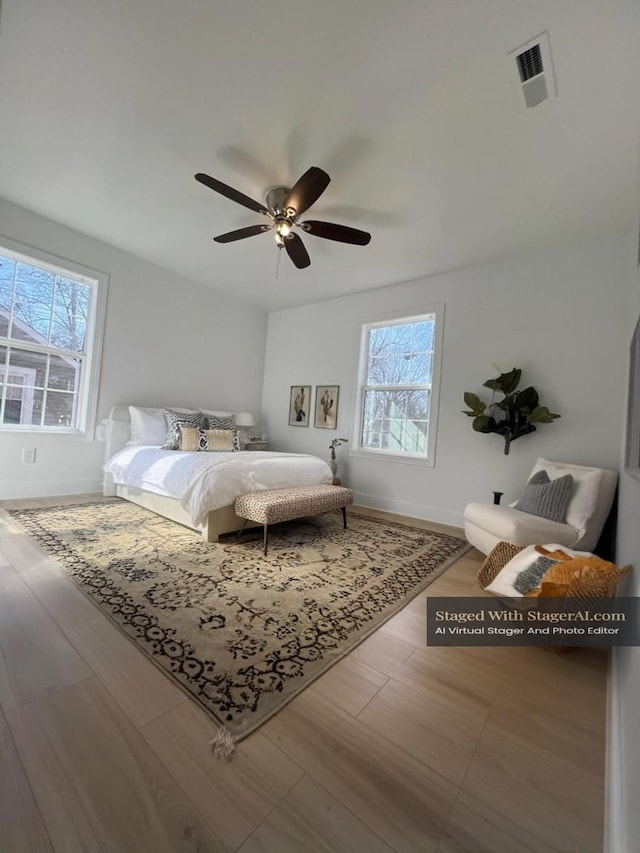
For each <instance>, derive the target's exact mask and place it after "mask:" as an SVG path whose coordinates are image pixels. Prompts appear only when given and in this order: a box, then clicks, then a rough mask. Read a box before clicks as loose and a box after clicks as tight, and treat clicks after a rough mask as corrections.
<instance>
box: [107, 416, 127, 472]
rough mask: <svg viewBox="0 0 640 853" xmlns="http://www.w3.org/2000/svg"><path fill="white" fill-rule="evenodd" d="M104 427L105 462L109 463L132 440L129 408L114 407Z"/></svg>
mask: <svg viewBox="0 0 640 853" xmlns="http://www.w3.org/2000/svg"><path fill="white" fill-rule="evenodd" d="M104 427H105V448H104V461H105V462H108V461H109V459H111V457H112V456H113V455H114V454H116V453H117V452H118V451H119V450H122V448H123V447H124V446H125V445H126V443H127V442H128V441H129V439H130V438H131V418H130V416H129V406H114V407H113V408H112V409H111V411H110V412H109V417H108V418H107V419H106V420H105V421H104Z"/></svg>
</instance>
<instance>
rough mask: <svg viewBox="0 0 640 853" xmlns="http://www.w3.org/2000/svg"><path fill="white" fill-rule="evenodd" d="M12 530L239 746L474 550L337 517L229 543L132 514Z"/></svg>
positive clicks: (68, 511) (118, 509) (71, 512)
mask: <svg viewBox="0 0 640 853" xmlns="http://www.w3.org/2000/svg"><path fill="white" fill-rule="evenodd" d="M11 516H12V517H13V518H14V519H15V520H16V521H17V522H18V523H19V524H20V525H21V526H22V527H23V529H24V530H25V531H26V532H27V533H28V534H29V536H31V537H32V538H33V539H34V540H35V541H36V542H37V543H38V544H39V545H40V547H41V548H42V549H43V550H44V551H45V552H46V553H47V554H48V555H50V556H52V557H54V558H55V559H56V560H57V561H58V562H59V563H60V564H61V566H62V568H63V569H64V571H65V572H66V573H67V574H68V575H69V577H70V578H72V580H74V581H75V583H76V584H77V585H78V586H79V587H80V589H82V590H83V592H85V593H86V594H87V595H88V596H89V597H90V598H91V599H92V601H94V602H95V603H96V604H97V605H98V606H99V607H100V608H101V610H103V611H104V613H105V614H106V615H107V616H109V617H110V618H111V619H112V620H113V622H115V623H116V625H118V626H119V628H121V630H122V631H124V632H125V633H126V634H127V635H128V636H129V637H130V638H131V639H132V640H133V641H134V642H135V643H136V644H137V645H138V647H139V648H140V649H142V651H143V652H145V653H146V654H147V655H148V656H149V657H150V658H151V659H152V660H153V661H154V662H155V663H156V664H157V665H158V666H159V667H161V668H162V669H163V670H165V671H166V672H167V673H168V674H169V675H170V676H171V677H172V678H173V679H174V680H175V682H176V683H177V684H178V685H180V686H181V687H182V688H183V689H184V690H185V691H187V692H188V693H189V694H191V695H192V696H193V697H194V698H195V699H197V700H198V702H199V703H200V704H201V705H202V707H203V708H205V709H206V710H207V711H208V712H209V714H211V716H213V717H214V719H215V720H216V721H217V722H218V723H220V724H221V725H222V726H223V727H224V732H225V736H226V735H230V736H231V737H232V738H233V740H239V739H241V738H243V737H245V736H246V735H248V734H249V733H250V732H252V731H254V730H255V729H256V728H257V727H258V726H259V725H261V724H262V723H263V722H265V720H267V719H268V718H269V717H271V716H272V715H273V714H275V713H276V712H277V711H278V710H280V709H281V708H282V707H283V706H284V705H285V704H286V703H287V702H289V701H290V700H291V699H292V698H293V697H294V696H295V695H296V694H297V693H299V692H300V691H301V690H302V689H304V688H305V687H307V686H308V685H309V684H310V683H311V682H312V681H313V680H314V679H315V678H317V677H318V676H319V675H320V674H321V673H323V672H325V671H326V670H327V669H328V668H329V667H330V666H331V665H332V664H334V663H335V662H336V661H338V660H339V659H340V658H342V657H343V656H344V655H345V654H347V652H349V651H350V650H351V649H353V648H354V646H356V645H357V644H358V643H360V642H361V641H362V640H363V639H364V638H365V637H367V636H368V635H369V634H371V633H372V632H373V631H374V630H375V629H376V628H378V627H379V626H380V625H381V624H382V623H383V622H384V621H385V620H387V619H388V618H389V617H390V616H392V615H393V614H394V613H396V612H397V611H398V610H399V609H400V608H401V607H403V605H405V604H406V603H407V602H408V601H409V600H410V599H411V598H413V596H415V595H416V594H417V593H418V592H420V591H421V590H422V589H424V588H425V587H426V586H427V585H428V584H429V583H431V581H433V580H434V579H435V578H436V577H437V576H438V575H439V574H440V573H441V572H443V571H444V570H445V569H446V568H447V567H448V566H450V565H451V563H452V562H454V561H455V560H456V559H457V558H458V557H459V556H460V555H461V554H462V553H464V551H465V550H467V549H468V547H469V546H468V545H467V543H466V542H465V541H464V540H462V539H458V538H456V537H454V536H449V535H446V534H441V533H432V532H430V531H426V530H420V529H418V528H416V527H411V526H408V525H405V524H398V523H392V522H388V521H381V520H378V519H373V518H370V517H365V516H362V515H359V514H354V513H350V514H349V521H348V524H349V527H348V529H347V530H344V529H343V527H342V517H341V514H339V513H328V514H326V515H323V516H319V517H317V518H313V519H304V520H300V521H296V522H289V523H287V524H283V525H277V526H273V527H272V528H270V535H269V553H268V556H267V557H264V556H263V553H262V530H261V529H260V530H259V531H249V532H247V533H245V534H244V535H243V538H242V540H241V541H240V542H238V541H237V538H236V536H235V534H234V535H231V536H227V537H226V538H224V539H223V540H221V541H220V542H218V543H209V542H204V541H203V540H202V539H201V538H200V536H199V535H198V534H197V533H194V532H193V531H191V530H188V529H187V528H185V527H181V526H180V525H178V524H175V523H174V522H171V521H168V520H166V519H164V518H162V517H160V516H158V515H156V514H154V513H152V512H150V511H148V510H145V509H141V508H140V507H137V506H135V505H133V504H130V503H127V502H125V501H121V500H116V501H113V502H106V503H105V502H100V503H91V504H76V505H73V506H58V507H49V508H44V509H27V510H12V511H11Z"/></svg>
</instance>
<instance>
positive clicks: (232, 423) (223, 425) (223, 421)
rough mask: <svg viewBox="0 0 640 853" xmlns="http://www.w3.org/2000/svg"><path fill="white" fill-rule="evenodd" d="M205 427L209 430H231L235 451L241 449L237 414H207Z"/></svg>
mask: <svg viewBox="0 0 640 853" xmlns="http://www.w3.org/2000/svg"><path fill="white" fill-rule="evenodd" d="M205 427H206V429H209V430H219V429H225V430H231V431H232V433H233V451H234V452H236V451H238V450H240V439H239V438H238V431H237V429H236V417H235V415H228V416H226V415H225V416H223V415H210V414H209V415H206V424H205Z"/></svg>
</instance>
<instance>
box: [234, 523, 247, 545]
mask: <svg viewBox="0 0 640 853" xmlns="http://www.w3.org/2000/svg"><path fill="white" fill-rule="evenodd" d="M246 526H247V519H246V518H245V519H244V521H243V522H242V527H241V528H240V530H238V538H237V539H236V542H239V541H240V537H241V536H242V531H243V530H244V529H245V527H246Z"/></svg>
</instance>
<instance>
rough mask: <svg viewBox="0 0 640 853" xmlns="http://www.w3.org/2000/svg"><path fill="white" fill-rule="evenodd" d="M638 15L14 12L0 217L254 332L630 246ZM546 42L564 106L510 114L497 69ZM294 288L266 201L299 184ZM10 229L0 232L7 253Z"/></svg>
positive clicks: (345, 7)
mask: <svg viewBox="0 0 640 853" xmlns="http://www.w3.org/2000/svg"><path fill="white" fill-rule="evenodd" d="M639 13H640V3H638V2H637V0H297V2H295V0H270V2H264V0H235V2H228V0H227V2H221V1H220V0H180V2H175V0H57V2H54V0H3V3H2V10H1V15H0V196H3V197H5V198H6V199H9V200H10V201H13V202H15V203H17V204H20V205H22V206H24V207H27V208H29V209H31V210H34V211H37V212H38V213H41V214H43V215H45V216H47V217H50V218H52V219H55V220H57V221H59V222H62V223H64V224H65V225H68V226H71V227H72V228H75V229H77V230H78V231H81V232H83V233H86V234H89V235H91V236H93V237H97V238H99V239H101V240H104V241H106V242H107V243H110V244H112V245H114V246H117V247H119V248H122V249H125V250H127V251H129V252H133V253H134V254H136V255H138V256H140V257H142V258H145V259H147V260H149V261H153V262H155V263H156V264H159V265H161V266H163V267H166V268H167V269H170V270H174V271H175V272H177V273H180V274H181V275H184V276H187V277H189V278H191V279H195V280H197V281H200V282H204V283H206V284H208V285H210V286H212V287H215V288H217V289H219V290H220V291H222V292H225V293H228V294H230V295H233V296H235V297H237V298H239V299H242V300H243V301H246V302H250V303H253V304H254V305H257V306H260V307H262V308H269V309H273V308H280V307H285V306H291V305H299V304H304V303H308V302H315V301H318V300H319V299H324V298H329V297H332V296H336V295H341V294H344V293H352V292H356V291H359V290H365V289H368V288H371V287H378V286H382V285H385V284H391V283H394V282H399V281H406V280H409V279H413V278H417V277H420V276H424V275H429V274H432V273H437V272H442V271H445V270H450V269H454V268H456V267H461V266H467V265H470V264H477V263H481V262H483V261H488V260H491V259H495V258H498V257H503V256H507V255H513V254H517V253H520V252H523V251H527V250H530V249H535V248H538V247H543V246H548V245H553V244H557V243H563V242H567V241H572V240H575V239H580V238H582V237H585V236H588V235H590V234H595V233H603V232H610V231H615V230H619V229H622V228H625V227H628V226H629V224H630V223H631V222H632V221H633V219H634V204H635V192H636V174H637V157H638V110H637V102H638V98H637V92H638V79H639V75H638V72H639V63H638V43H639V36H640V26H639V17H640V14H639ZM545 30H548V32H549V35H550V40H551V51H552V56H553V62H554V67H555V72H556V78H557V85H558V93H559V96H558V98H557V100H556V99H553V100H549V101H547V102H545V103H544V104H542V105H540V106H539V107H536V108H535V109H532V110H528V111H519V110H518V107H517V99H516V96H515V92H514V88H513V85H512V83H511V79H512V75H513V68H512V65H511V64H510V62H509V61H508V59H507V54H508V53H509V52H510V51H512V50H513V49H514V48H516V47H518V46H520V45H522V44H523V43H525V42H527V41H528V40H529V39H531V38H533V37H534V36H536V35H538V34H539V33H541V32H542V31H545ZM311 165H317V166H321V167H322V168H323V169H325V170H326V171H327V172H328V173H329V174H330V175H331V178H332V182H331V184H330V185H329V188H328V189H327V190H326V192H325V193H324V195H323V196H322V198H321V199H320V200H319V201H318V202H317V203H316V204H315V205H314V206H313V208H312V212H310V213H309V214H307V216H308V217H311V216H312V218H318V219H326V220H330V221H335V222H340V223H342V224H345V225H351V226H353V227H356V228H363V229H365V230H369V231H371V233H372V235H373V239H372V242H371V244H370V245H369V246H368V247H365V248H363V247H359V246H345V245H342V244H339V243H334V242H329V241H326V240H320V239H318V238H314V237H310V236H306V237H304V240H305V244H306V246H307V248H308V250H309V253H310V255H311V260H312V264H311V267H310V268H309V269H307V270H297V269H296V268H295V267H293V265H292V264H291V262H290V261H289V259H288V258H287V257H286V255H285V254H284V253H283V256H282V259H281V264H280V270H279V276H278V278H277V279H276V278H275V271H276V256H277V250H276V248H275V243H274V242H273V239H272V237H271V236H270V235H261V236H258V237H253V238H251V239H249V240H244V241H241V242H237V243H233V244H228V245H219V244H216V243H214V242H212V239H211V238H212V236H213V235H215V234H219V233H222V232H225V231H229V230H231V229H233V228H239V227H242V226H244V225H252V224H254V223H257V222H259V221H261V219H260V217H259V215H258V214H253V213H252V212H251V211H249V210H247V209H245V208H243V207H240V206H238V205H237V204H234V203H233V202H231V201H229V200H227V199H225V198H223V197H222V196H219V195H217V194H216V193H214V192H212V191H211V190H209V189H207V188H205V187H203V186H202V185H200V184H198V183H197V182H196V181H195V180H194V179H193V175H194V173H195V172H199V171H202V172H206V173H208V174H210V175H213V176H214V177H216V178H218V179H219V180H221V181H224V182H225V183H228V184H231V185H233V186H234V187H236V188H238V189H239V190H241V191H242V192H244V193H246V194H247V195H250V196H252V197H253V198H256V199H257V200H259V201H262V200H263V198H264V192H265V190H266V189H267V188H268V187H270V186H273V185H274V184H287V185H291V184H292V183H293V182H294V181H295V180H296V179H297V178H298V177H299V176H300V175H301V174H302V173H303V172H304V171H305V170H306V169H307V168H308V167H309V166H311ZM1 232H2V226H1V223H0V233H1Z"/></svg>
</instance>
